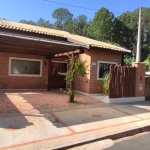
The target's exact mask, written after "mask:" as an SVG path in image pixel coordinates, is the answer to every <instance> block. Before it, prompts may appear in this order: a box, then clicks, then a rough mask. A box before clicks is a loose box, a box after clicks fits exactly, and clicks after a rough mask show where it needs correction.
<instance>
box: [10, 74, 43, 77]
mask: <svg viewBox="0 0 150 150" xmlns="http://www.w3.org/2000/svg"><path fill="white" fill-rule="evenodd" d="M9 76H10V77H42V75H29V74H26V75H23V74H22V75H21V74H9Z"/></svg>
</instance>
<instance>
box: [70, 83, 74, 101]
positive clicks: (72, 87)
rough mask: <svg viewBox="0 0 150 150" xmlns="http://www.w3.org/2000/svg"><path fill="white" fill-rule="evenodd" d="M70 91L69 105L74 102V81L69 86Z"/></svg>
mask: <svg viewBox="0 0 150 150" xmlns="http://www.w3.org/2000/svg"><path fill="white" fill-rule="evenodd" d="M70 89H71V91H72V94H71V95H70V103H73V102H74V81H72V83H71V84H70Z"/></svg>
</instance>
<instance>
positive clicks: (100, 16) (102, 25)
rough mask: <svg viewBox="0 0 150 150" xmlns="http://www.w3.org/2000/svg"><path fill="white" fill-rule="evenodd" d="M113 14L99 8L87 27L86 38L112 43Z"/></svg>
mask: <svg viewBox="0 0 150 150" xmlns="http://www.w3.org/2000/svg"><path fill="white" fill-rule="evenodd" d="M113 20H114V14H113V13H111V12H110V11H109V10H108V9H106V8H101V9H100V10H99V11H98V12H97V13H96V14H95V16H94V19H93V20H92V21H91V24H90V25H89V27H88V36H89V37H90V38H93V39H96V40H100V41H112V33H113V30H112V26H113Z"/></svg>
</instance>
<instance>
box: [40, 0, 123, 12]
mask: <svg viewBox="0 0 150 150" xmlns="http://www.w3.org/2000/svg"><path fill="white" fill-rule="evenodd" d="M43 1H47V2H50V3H54V4H59V5H65V6H70V7H75V8H80V9H88V10H93V11H95V10H96V11H98V9H94V8H87V7H81V6H76V5H70V4H65V3H60V2H54V1H51V0H43ZM113 13H118V14H121V13H119V12H113Z"/></svg>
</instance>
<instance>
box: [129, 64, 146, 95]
mask: <svg viewBox="0 0 150 150" xmlns="http://www.w3.org/2000/svg"><path fill="white" fill-rule="evenodd" d="M132 66H133V67H136V80H135V96H136V97H143V96H145V64H144V63H141V62H140V63H132Z"/></svg>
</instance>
